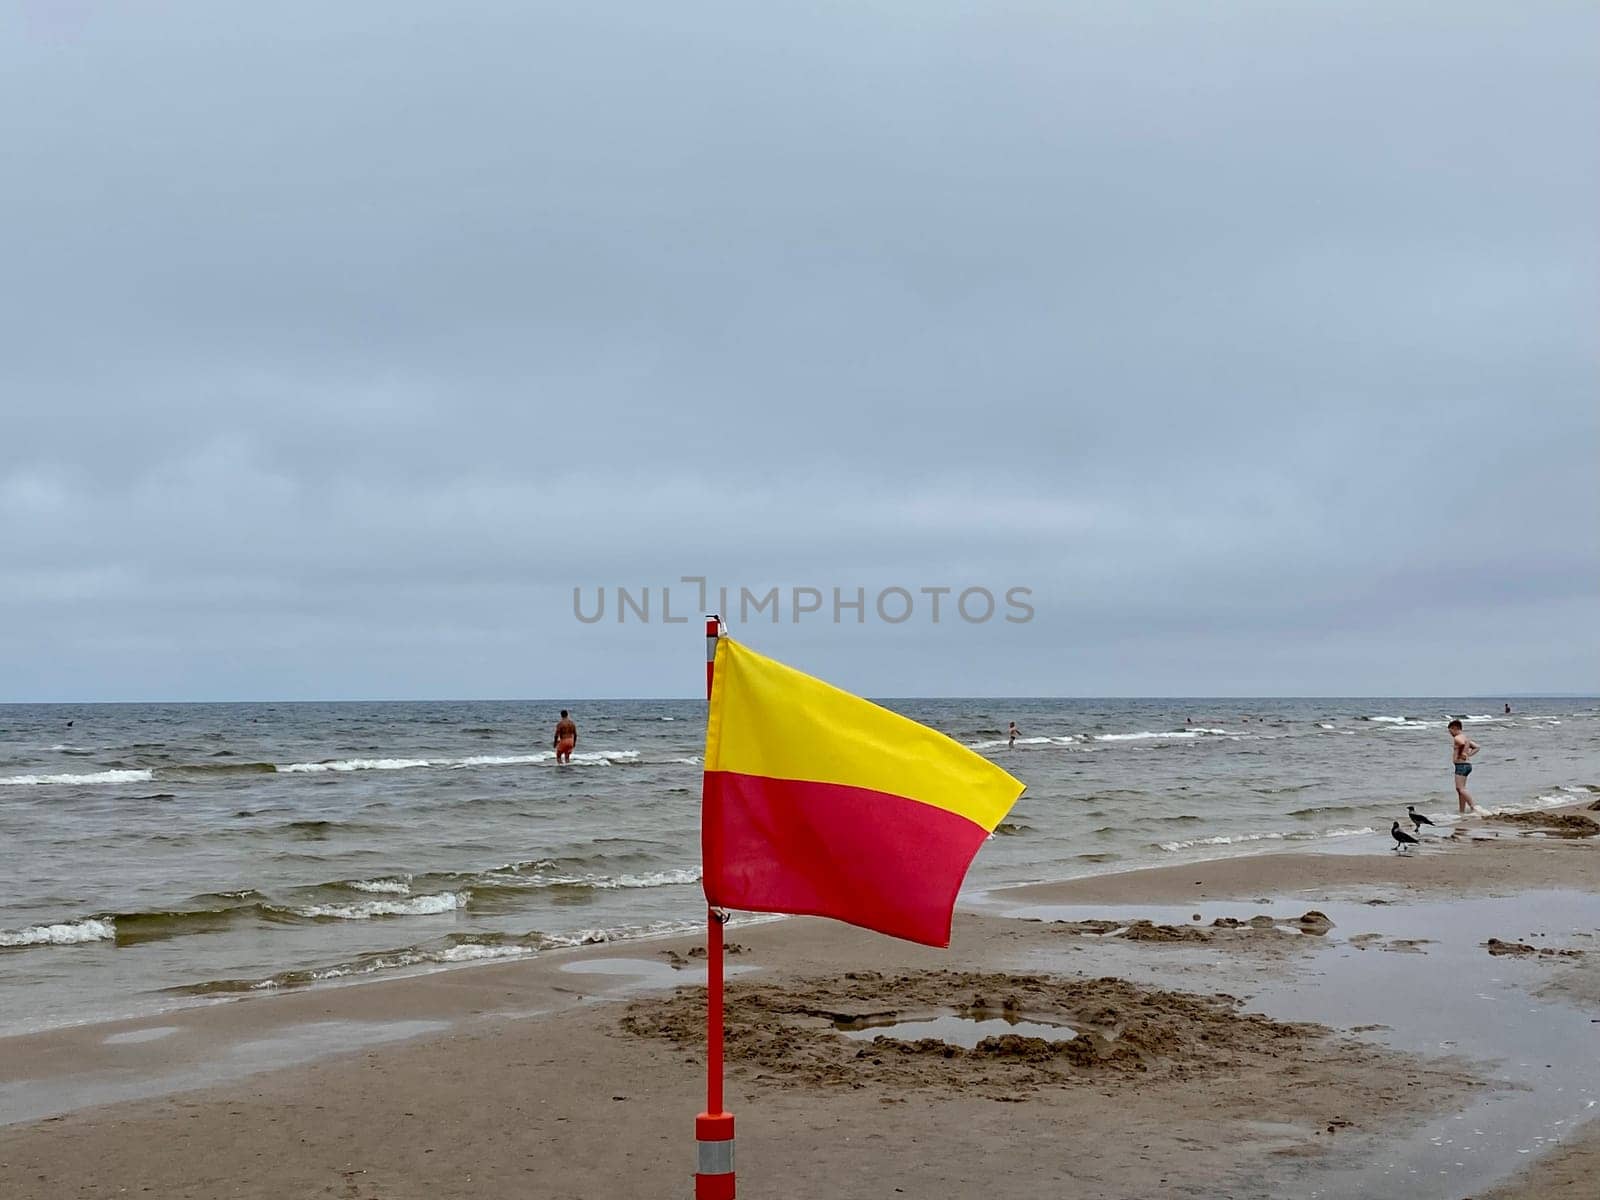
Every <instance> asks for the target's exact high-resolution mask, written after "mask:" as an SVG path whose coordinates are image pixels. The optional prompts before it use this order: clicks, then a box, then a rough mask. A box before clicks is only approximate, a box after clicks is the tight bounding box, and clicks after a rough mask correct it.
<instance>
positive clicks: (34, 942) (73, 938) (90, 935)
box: [0, 917, 117, 950]
mask: <svg viewBox="0 0 1600 1200" xmlns="http://www.w3.org/2000/svg"><path fill="white" fill-rule="evenodd" d="M116 936H117V930H116V926H115V925H114V924H113V923H112V922H111V921H108V920H103V919H101V918H99V917H89V918H86V919H84V920H82V921H67V922H63V923H61V924H56V925H28V926H25V927H23V928H22V929H0V949H7V950H10V949H23V948H25V947H28V946H81V945H84V944H85V943H87V942H108V941H111V940H112V939H114V938H115V937H116Z"/></svg>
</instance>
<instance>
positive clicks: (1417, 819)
mask: <svg viewBox="0 0 1600 1200" xmlns="http://www.w3.org/2000/svg"><path fill="white" fill-rule="evenodd" d="M1406 816H1408V817H1410V818H1411V827H1412V828H1413V829H1415V830H1416V831H1417V832H1418V833H1421V832H1422V827H1423V826H1424V825H1432V824H1433V822H1432V821H1430V820H1429V819H1428V818H1427V817H1425V816H1423V815H1422V814H1421V813H1419V812H1418V811H1417V810H1416V807H1415V806H1414V805H1410V804H1408V805H1406Z"/></svg>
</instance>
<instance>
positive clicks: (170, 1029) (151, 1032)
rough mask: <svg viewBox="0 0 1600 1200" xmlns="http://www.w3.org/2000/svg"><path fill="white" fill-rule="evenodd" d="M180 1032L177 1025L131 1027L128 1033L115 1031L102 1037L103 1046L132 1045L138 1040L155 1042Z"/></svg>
mask: <svg viewBox="0 0 1600 1200" xmlns="http://www.w3.org/2000/svg"><path fill="white" fill-rule="evenodd" d="M177 1032H178V1027H177V1026H176V1025H156V1026H153V1027H151V1028H149V1029H130V1030H128V1031H127V1032H126V1033H113V1034H111V1035H110V1036H108V1037H104V1038H101V1039H100V1044H101V1045H103V1046H131V1045H133V1044H135V1043H137V1042H154V1041H157V1040H159V1039H160V1038H164V1037H171V1036H172V1035H173V1034H175V1033H177Z"/></svg>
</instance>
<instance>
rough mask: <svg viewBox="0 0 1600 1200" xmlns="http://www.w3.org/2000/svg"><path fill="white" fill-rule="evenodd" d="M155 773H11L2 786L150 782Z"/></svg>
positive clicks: (2, 780) (124, 771)
mask: <svg viewBox="0 0 1600 1200" xmlns="http://www.w3.org/2000/svg"><path fill="white" fill-rule="evenodd" d="M154 778H155V774H154V773H153V772H151V771H147V770H131V769H130V770H122V771H90V772H88V773H86V774H83V775H9V776H7V777H6V778H4V779H0V787H29V786H38V785H44V784H61V785H66V786H69V787H70V786H72V785H73V784H78V785H84V784H93V783H149V782H151V781H152V780H153V779H154Z"/></svg>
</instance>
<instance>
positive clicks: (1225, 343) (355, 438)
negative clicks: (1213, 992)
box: [0, 0, 1600, 700]
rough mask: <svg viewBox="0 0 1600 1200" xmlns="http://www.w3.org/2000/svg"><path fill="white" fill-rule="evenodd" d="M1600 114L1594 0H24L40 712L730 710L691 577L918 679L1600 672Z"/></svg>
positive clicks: (7, 204)
mask: <svg viewBox="0 0 1600 1200" xmlns="http://www.w3.org/2000/svg"><path fill="white" fill-rule="evenodd" d="M1597 85H1600V9H1597V8H1596V7H1595V6H1594V5H1593V4H1589V3H1571V4H1564V3H1530V4H1515V5H1509V4H1504V3H1498V2H1497V3H1482V4H1477V3H1465V2H1463V3H1451V4H1448V5H1441V4H1438V3H1435V2H1430V3H1421V4H1404V3H1396V2H1394V0H1384V2H1382V3H1371V4H1351V3H1346V4H1339V5H1317V6H1310V5H1286V4H1282V3H1277V2H1273V3H1259V4H1250V3H1228V4H1195V3H1192V2H1190V0H1178V2H1174V3H1170V4H1159V3H1140V4H1133V5H1128V4H1113V3H1102V4H1087V3H1078V4H1073V3H1059V2H1050V3H1045V2H1042V0H1041V2H1038V3H1007V2H1005V0H1000V2H996V0H983V2H982V3H973V4H965V5H953V4H940V3H893V4H890V3H877V4H874V3H860V2H859V0H852V2H851V3H837V4H828V3H823V4H818V3H807V4H783V3H778V4H767V5H759V6H751V5H748V4H734V3H726V4H707V3H693V2H691V3H688V4H681V3H680V4H671V5H667V4H620V5H619V4H582V3H568V4H560V5H556V4H534V3H480V4H473V5H443V4H416V3H400V2H396V0H382V2H381V3H380V2H370V3H359V2H354V0H345V2H342V3H339V4H324V3H316V4H311V3H278V4H261V3H242V2H237V3H235V2H223V0H204V2H194V3H157V2H154V0H152V2H148V3H124V4H109V3H89V2H88V0H77V2H74V3H67V2H65V0H28V2H26V3H20V4H12V5H7V6H6V7H5V9H4V11H3V12H0V161H3V163H4V171H5V184H4V186H3V187H0V263H3V265H4V272H5V284H4V286H3V287H0V416H3V423H0V700H140V699H234V698H384V697H393V698H407V697H546V696H557V697H566V696H572V697H585V696H626V695H684V696H688V695H693V694H695V691H696V688H697V686H698V685H699V680H700V678H701V669H700V665H699V663H700V660H701V656H702V642H701V638H700V633H699V630H698V627H697V626H696V625H694V624H692V623H691V624H688V625H667V624H663V623H661V622H660V620H659V591H660V588H661V587H663V586H666V585H672V584H677V581H678V579H679V578H680V577H681V576H685V575H702V576H706V577H708V578H709V579H710V581H711V584H712V586H713V587H716V586H717V585H727V586H730V587H732V588H733V589H734V592H735V595H737V589H738V588H739V587H741V586H745V587H749V588H750V589H751V590H752V591H754V592H757V593H764V592H765V591H766V590H767V589H768V588H770V587H780V588H784V589H789V588H793V587H796V586H800V587H816V588H818V589H819V590H820V591H822V592H823V594H824V596H827V597H829V599H828V602H827V603H825V605H824V609H823V612H822V613H821V614H818V615H808V616H805V617H803V618H802V620H801V621H800V622H799V623H796V622H794V621H793V619H792V617H791V613H790V610H789V596H788V595H787V594H786V595H785V596H784V598H783V599H784V607H783V610H782V612H781V619H780V622H779V623H778V624H776V625H773V624H771V623H770V621H769V618H768V617H767V616H766V615H761V616H758V617H755V619H753V620H749V621H746V622H737V621H736V624H735V628H734V632H735V633H736V634H737V635H739V636H742V637H744V638H745V639H746V640H747V641H749V642H750V643H751V644H753V645H755V646H756V647H757V648H760V649H764V650H767V651H769V652H772V653H775V654H778V655H779V656H782V657H787V658H788V659H790V660H791V661H793V662H795V663H796V665H799V666H802V667H804V668H806V669H809V670H812V671H814V672H816V673H819V674H823V675H826V676H828V677H831V678H833V679H835V680H836V681H837V682H839V683H841V684H844V685H846V686H850V687H854V688H857V689H859V690H863V691H866V692H868V693H870V694H875V695H918V694H956V695H1009V694H1030V695H1150V694H1156V695H1185V694H1188V695H1224V694H1236V695H1237V694H1243V695H1253V694H1294V695H1298V694H1333V695H1352V694H1354V695H1366V694H1401V695H1416V694H1425V695H1435V694H1438V695H1469V694H1488V695H1498V694H1500V693H1503V692H1512V691H1520V692H1538V691H1544V690H1563V691H1593V690H1595V689H1596V688H1597V685H1600V602H1597V595H1600V483H1597V478H1600V476H1597V471H1600V389H1597V382H1600V323H1597V315H1600V303H1597V301H1600V296H1597V291H1600V252H1597V251H1600V220H1597V215H1600V137H1597V124H1600V122H1597V120H1596V111H1597V108H1596V99H1597V95H1600V87H1597ZM617 586H625V587H628V588H630V589H632V590H633V591H634V592H638V591H639V590H640V589H642V588H645V587H649V588H651V590H652V592H653V593H654V594H655V604H656V607H655V609H654V610H653V611H652V614H651V615H652V618H654V620H653V621H652V622H651V623H649V624H643V623H639V622H637V621H630V622H629V623H627V624H623V625H620V626H619V625H618V624H617V622H616V620H615V612H614V606H613V608H611V609H608V611H607V615H606V619H605V620H603V621H601V622H597V623H594V624H585V623H581V622H579V621H578V620H577V619H575V617H574V614H573V589H574V587H579V588H582V589H583V595H584V597H586V599H585V600H584V603H585V605H586V606H589V607H591V608H592V606H593V604H594V602H595V597H596V595H597V592H596V589H598V588H601V587H604V588H606V589H607V590H608V591H610V590H611V589H614V588H615V587H617ZM940 586H950V587H953V588H955V589H957V590H960V589H962V588H968V587H984V588H988V589H990V590H991V591H992V592H994V593H996V595H997V596H998V595H999V593H1002V592H1004V590H1005V589H1007V588H1010V587H1027V588H1030V589H1031V600H1030V603H1031V604H1032V607H1033V610H1034V614H1035V615H1034V617H1033V619H1032V620H1031V621H1028V622H1023V623H1012V622H1006V621H1004V620H1003V619H1002V615H1003V613H1004V611H1005V610H1004V608H1003V604H1002V609H1001V612H1000V613H997V615H996V617H995V618H994V619H992V620H990V621H988V622H979V623H972V622H966V621H963V620H961V619H960V618H959V616H954V617H953V616H952V614H951V612H950V611H949V608H948V605H949V603H950V600H949V599H948V598H947V599H946V600H945V604H946V608H945V611H944V612H943V613H942V614H941V617H942V619H941V621H940V622H939V623H938V624H935V623H933V622H932V621H931V619H930V616H929V613H928V609H927V607H926V605H925V604H923V603H922V602H924V601H926V600H928V598H929V597H928V596H927V595H926V594H923V593H921V592H920V589H922V588H928V587H940ZM834 587H839V588H841V589H844V591H845V593H846V595H847V596H852V597H853V595H854V590H855V588H857V587H864V588H866V589H867V596H868V608H867V614H866V615H867V619H866V620H865V621H864V622H862V623H859V624H858V623H856V622H855V618H854V615H853V613H849V612H847V613H845V618H846V623H845V624H843V625H840V626H836V625H834V624H833V623H832V619H831V618H832V613H831V589H832V588H834ZM889 587H903V588H905V589H907V591H909V592H911V593H912V594H913V597H914V598H915V599H916V600H917V601H918V602H919V608H918V609H917V611H915V612H914V613H913V616H912V618H911V619H910V620H907V621H905V622H902V623H899V624H890V623H888V622H885V621H883V620H881V619H880V618H879V616H878V614H877V613H876V612H874V611H873V597H874V596H875V595H876V594H877V593H878V592H879V591H880V590H881V589H883V588H889ZM610 599H612V598H611V597H608V600H610ZM698 602H699V601H698V597H697V596H696V595H695V590H694V588H693V585H684V584H677V586H676V587H675V588H674V594H673V599H672V604H673V608H674V614H675V615H676V614H677V613H680V612H687V611H690V610H692V609H693V608H694V607H695V606H696V605H697V604H698ZM895 607H896V605H894V604H891V605H890V608H891V610H892V609H894V608H895ZM732 615H733V616H734V617H735V618H737V616H738V613H737V608H736V607H735V610H734V612H733V614H732ZM894 615H898V614H894Z"/></svg>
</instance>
